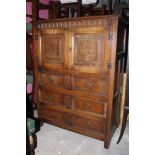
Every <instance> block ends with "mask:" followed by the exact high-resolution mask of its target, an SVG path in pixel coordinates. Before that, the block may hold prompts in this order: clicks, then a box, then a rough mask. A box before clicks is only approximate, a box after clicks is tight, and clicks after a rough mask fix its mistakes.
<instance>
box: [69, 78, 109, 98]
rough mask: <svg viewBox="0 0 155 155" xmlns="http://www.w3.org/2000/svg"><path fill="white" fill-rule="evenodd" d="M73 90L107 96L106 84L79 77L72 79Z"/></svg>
mask: <svg viewBox="0 0 155 155" xmlns="http://www.w3.org/2000/svg"><path fill="white" fill-rule="evenodd" d="M72 89H73V90H80V91H85V92H89V93H95V94H102V95H104V94H105V95H106V94H107V83H106V82H104V81H99V80H95V79H94V80H92V79H84V78H79V77H74V78H73V83H72Z"/></svg>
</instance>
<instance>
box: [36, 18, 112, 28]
mask: <svg viewBox="0 0 155 155" xmlns="http://www.w3.org/2000/svg"><path fill="white" fill-rule="evenodd" d="M110 24H111V19H110V18H108V19H106V18H103V17H97V18H81V19H80V18H74V20H73V19H59V20H47V21H43V22H41V21H40V22H37V28H38V29H44V28H46V29H47V28H76V27H89V26H104V27H107V26H110Z"/></svg>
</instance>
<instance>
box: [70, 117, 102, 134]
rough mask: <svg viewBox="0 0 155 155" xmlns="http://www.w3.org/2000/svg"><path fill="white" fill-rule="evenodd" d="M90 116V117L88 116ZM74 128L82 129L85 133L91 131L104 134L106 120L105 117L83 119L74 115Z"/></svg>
mask: <svg viewBox="0 0 155 155" xmlns="http://www.w3.org/2000/svg"><path fill="white" fill-rule="evenodd" d="M87 116H88V115H87ZM72 121H73V122H72V124H73V127H76V128H81V129H83V130H85V131H87V130H89V131H92V132H98V133H101V134H104V132H105V120H104V117H97V116H94V117H91V118H90V117H83V116H78V115H73V119H72Z"/></svg>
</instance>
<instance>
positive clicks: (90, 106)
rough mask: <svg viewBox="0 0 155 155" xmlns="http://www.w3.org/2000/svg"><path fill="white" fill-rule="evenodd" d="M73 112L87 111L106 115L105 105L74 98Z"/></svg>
mask: <svg viewBox="0 0 155 155" xmlns="http://www.w3.org/2000/svg"><path fill="white" fill-rule="evenodd" d="M74 105H75V110H83V111H89V112H93V113H98V114H103V115H105V114H106V110H107V107H106V105H107V103H104V102H94V101H91V100H86V99H84V98H76V99H75V100H74Z"/></svg>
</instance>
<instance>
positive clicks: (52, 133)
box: [35, 123, 129, 155]
mask: <svg viewBox="0 0 155 155" xmlns="http://www.w3.org/2000/svg"><path fill="white" fill-rule="evenodd" d="M119 133H120V128H118V129H117V130H116V132H115V134H114V136H113V138H112V141H111V145H110V148H109V150H107V149H104V142H102V141H99V140H96V139H93V138H90V137H87V136H84V135H81V134H77V133H74V132H71V131H68V130H64V129H61V128H58V127H55V126H53V125H49V124H46V123H44V125H43V126H42V127H41V130H40V131H39V132H38V133H37V139H38V146H37V148H36V150H35V152H36V155H128V154H129V125H128V124H127V126H126V129H125V133H124V136H123V138H122V140H121V141H120V143H119V144H116V142H117V140H118V136H119Z"/></svg>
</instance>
